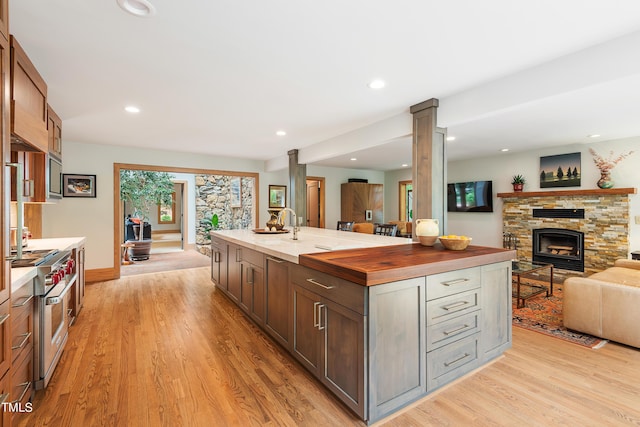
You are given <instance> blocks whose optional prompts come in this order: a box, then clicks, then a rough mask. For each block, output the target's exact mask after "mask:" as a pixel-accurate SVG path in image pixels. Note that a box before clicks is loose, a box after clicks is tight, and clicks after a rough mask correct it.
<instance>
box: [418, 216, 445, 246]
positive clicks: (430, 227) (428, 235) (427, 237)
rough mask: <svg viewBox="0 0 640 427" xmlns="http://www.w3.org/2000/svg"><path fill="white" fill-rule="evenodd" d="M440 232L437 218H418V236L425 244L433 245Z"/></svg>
mask: <svg viewBox="0 0 640 427" xmlns="http://www.w3.org/2000/svg"><path fill="white" fill-rule="evenodd" d="M439 234H440V226H439V223H438V220H437V219H433V218H427V219H416V236H417V237H418V240H420V244H422V245H423V246H433V244H434V243H435V242H436V240H438V235H439Z"/></svg>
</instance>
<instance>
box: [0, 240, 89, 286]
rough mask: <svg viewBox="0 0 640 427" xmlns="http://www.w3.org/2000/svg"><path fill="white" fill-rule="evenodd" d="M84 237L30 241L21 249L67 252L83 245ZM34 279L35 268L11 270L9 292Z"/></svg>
mask: <svg viewBox="0 0 640 427" xmlns="http://www.w3.org/2000/svg"><path fill="white" fill-rule="evenodd" d="M86 240H87V238H86V237H62V238H53V239H31V240H29V244H28V245H27V246H26V247H24V248H23V250H25V251H29V250H34V249H57V250H59V251H67V250H71V249H73V248H77V247H78V246H80V245H82V244H84V243H85V242H86ZM34 277H36V267H20V268H12V269H11V292H15V291H17V290H18V289H20V287H22V286H24V285H25V284H26V283H28V282H29V281H30V280H32V279H33V278H34Z"/></svg>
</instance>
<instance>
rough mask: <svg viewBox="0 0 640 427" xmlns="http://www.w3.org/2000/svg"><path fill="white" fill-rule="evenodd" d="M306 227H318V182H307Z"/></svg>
mask: <svg viewBox="0 0 640 427" xmlns="http://www.w3.org/2000/svg"><path fill="white" fill-rule="evenodd" d="M307 227H316V228H317V227H320V182H319V181H316V180H310V179H308V180H307Z"/></svg>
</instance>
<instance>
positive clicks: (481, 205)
mask: <svg viewBox="0 0 640 427" xmlns="http://www.w3.org/2000/svg"><path fill="white" fill-rule="evenodd" d="M447 211H449V212H493V181H470V182H456V183H452V184H447Z"/></svg>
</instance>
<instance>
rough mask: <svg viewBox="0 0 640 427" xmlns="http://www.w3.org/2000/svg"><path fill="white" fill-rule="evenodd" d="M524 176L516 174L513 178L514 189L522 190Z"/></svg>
mask: <svg viewBox="0 0 640 427" xmlns="http://www.w3.org/2000/svg"><path fill="white" fill-rule="evenodd" d="M525 181H526V180H525V179H524V176H522V175H514V176H513V179H512V180H511V184H512V185H513V191H522V189H523V188H524V183H525Z"/></svg>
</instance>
